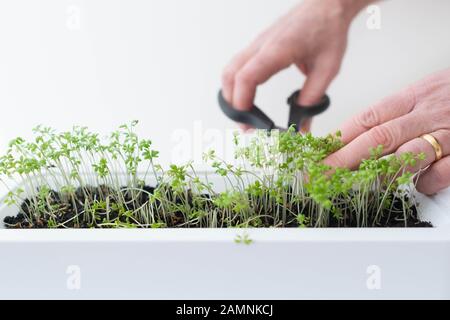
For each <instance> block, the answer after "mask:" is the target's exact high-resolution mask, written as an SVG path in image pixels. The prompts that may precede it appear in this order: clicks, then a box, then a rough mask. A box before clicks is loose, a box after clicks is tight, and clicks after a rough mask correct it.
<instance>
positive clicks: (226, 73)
mask: <svg viewBox="0 0 450 320" xmlns="http://www.w3.org/2000/svg"><path fill="white" fill-rule="evenodd" d="M234 74H235V72H234V69H233V68H231V67H226V68H225V69H224V70H223V72H222V82H223V83H225V84H230V83H233V81H234Z"/></svg>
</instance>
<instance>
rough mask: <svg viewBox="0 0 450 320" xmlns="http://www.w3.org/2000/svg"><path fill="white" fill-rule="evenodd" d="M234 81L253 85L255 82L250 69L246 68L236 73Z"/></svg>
mask: <svg viewBox="0 0 450 320" xmlns="http://www.w3.org/2000/svg"><path fill="white" fill-rule="evenodd" d="M234 81H235V82H236V83H239V84H244V85H251V84H253V82H254V81H253V76H252V73H250V72H249V71H247V70H245V69H244V70H241V71H239V72H238V73H236V76H235V79H234Z"/></svg>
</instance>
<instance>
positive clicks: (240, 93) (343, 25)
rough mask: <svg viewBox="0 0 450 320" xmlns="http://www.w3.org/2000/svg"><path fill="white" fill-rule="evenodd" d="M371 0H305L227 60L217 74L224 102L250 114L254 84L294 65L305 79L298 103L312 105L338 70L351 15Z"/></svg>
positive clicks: (322, 93) (320, 96) (258, 83)
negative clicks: (225, 64)
mask: <svg viewBox="0 0 450 320" xmlns="http://www.w3.org/2000/svg"><path fill="white" fill-rule="evenodd" d="M372 1H373V0H305V1H304V2H302V3H301V4H300V5H298V6H296V7H295V8H294V9H292V10H291V11H290V12H289V13H288V14H287V15H285V16H283V17H281V18H280V19H279V20H278V21H277V22H276V23H275V24H274V25H272V26H271V27H270V28H269V29H268V30H266V31H265V32H263V33H262V34H261V35H260V36H259V37H257V38H256V40H255V41H253V43H252V44H250V46H249V47H247V48H246V49H245V50H243V51H242V52H240V53H239V54H238V55H237V56H235V57H234V58H233V59H232V61H231V62H230V63H229V64H228V66H227V67H226V68H225V70H224V73H223V76H222V86H223V95H224V98H225V99H226V100H227V101H228V102H229V103H230V104H231V105H233V106H234V107H235V108H236V109H238V110H242V111H247V110H250V109H251V108H252V107H253V104H254V103H253V101H254V99H255V94H256V88H257V86H258V85H260V84H262V83H264V82H266V81H267V80H268V79H269V78H271V77H272V76H273V75H274V74H276V73H277V72H279V71H281V70H283V69H285V68H287V67H289V66H291V65H293V64H294V65H296V66H297V68H298V69H299V70H300V71H301V72H302V73H304V74H305V75H306V77H307V79H306V82H305V84H304V86H303V89H302V94H301V96H300V97H299V101H298V103H299V105H302V106H309V105H314V104H316V103H317V102H319V101H320V99H321V98H322V97H323V95H324V94H325V91H326V89H327V87H328V86H329V84H330V82H331V81H332V80H333V79H334V77H335V76H336V74H337V73H338V71H339V68H340V65H341V62H342V58H343V56H344V53H345V49H346V46H347V33H348V29H349V26H350V23H351V21H352V19H353V17H354V16H355V15H356V14H357V13H358V12H359V11H360V10H361V9H362V8H363V7H364V6H366V5H367V4H368V3H370V2H372ZM309 127H310V123H308V124H305V126H304V127H303V128H302V131H309ZM242 128H243V129H244V130H245V129H249V127H248V126H245V125H243V126H242Z"/></svg>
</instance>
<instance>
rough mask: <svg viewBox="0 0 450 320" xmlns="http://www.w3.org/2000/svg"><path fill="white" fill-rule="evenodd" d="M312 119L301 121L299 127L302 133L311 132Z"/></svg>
mask: <svg viewBox="0 0 450 320" xmlns="http://www.w3.org/2000/svg"><path fill="white" fill-rule="evenodd" d="M312 123H313V119H307V120H305V121H304V122H303V123H302V127H301V128H300V132H301V133H303V134H306V133H308V132H311V127H312Z"/></svg>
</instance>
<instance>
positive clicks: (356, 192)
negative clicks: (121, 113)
mask: <svg viewBox="0 0 450 320" xmlns="http://www.w3.org/2000/svg"><path fill="white" fill-rule="evenodd" d="M137 124H138V123H137V121H134V122H132V123H130V124H127V125H123V126H121V127H120V128H119V129H118V130H116V131H114V132H113V133H111V135H109V136H108V137H106V138H101V137H100V136H99V135H98V134H96V133H92V132H90V131H89V130H88V129H87V128H85V127H74V128H73V129H72V130H71V131H67V132H62V133H57V132H56V131H54V130H53V129H51V128H47V127H43V126H39V127H37V128H35V129H34V133H35V137H34V139H32V140H30V141H26V140H24V139H22V138H16V139H14V140H13V141H11V143H10V144H9V148H8V150H7V152H6V154H5V155H3V156H2V157H1V158H0V182H1V183H3V184H4V185H5V186H6V188H7V189H8V195H7V197H6V199H5V203H6V204H8V205H11V206H16V207H17V210H18V214H17V216H15V217H7V218H5V221H4V223H5V226H6V227H8V228H261V227H300V228H308V227H427V226H430V225H429V224H428V223H425V222H420V221H419V220H418V217H417V206H416V203H415V199H414V196H413V194H414V193H413V190H414V183H413V181H414V178H415V176H416V175H414V174H411V173H410V172H408V168H409V167H411V166H414V165H415V164H416V163H417V161H420V160H423V158H424V155H423V154H420V155H414V154H411V153H406V154H403V155H401V156H400V157H395V156H393V155H390V156H387V157H381V155H382V154H383V147H382V146H378V147H376V148H374V149H373V150H371V157H370V158H369V159H366V160H364V161H363V162H362V164H361V166H360V168H359V169H358V170H356V171H350V170H348V169H342V168H337V169H335V170H331V169H332V168H330V167H328V166H326V165H324V164H323V160H324V159H325V158H326V157H327V156H328V155H330V154H331V153H333V152H335V151H337V150H339V149H340V148H341V147H342V142H341V141H340V134H339V133H337V134H335V135H329V136H327V137H324V138H317V137H313V136H312V135H311V134H307V135H298V134H296V133H295V132H294V129H290V130H289V131H288V132H282V133H280V132H273V133H272V134H271V135H267V133H266V132H263V131H261V132H257V133H256V134H255V136H254V137H253V138H252V139H251V140H250V141H249V142H248V143H245V142H241V139H240V137H239V136H238V135H235V137H234V143H235V146H236V152H235V161H234V162H233V163H227V162H226V161H224V160H222V159H220V158H219V157H218V156H217V155H216V152H215V151H214V150H211V151H209V152H206V153H205V154H204V157H203V159H204V161H206V162H207V163H208V164H209V165H210V166H211V169H212V171H213V172H214V173H215V174H216V175H217V176H219V177H220V178H221V179H222V180H223V185H224V186H225V189H226V190H225V191H224V192H217V191H216V190H217V189H216V188H215V187H216V186H214V185H213V184H212V183H211V182H210V181H211V179H210V177H208V175H206V176H204V175H199V174H197V172H196V168H195V167H194V165H193V163H192V162H190V163H187V164H185V165H171V166H169V167H168V168H163V166H161V165H159V164H158V163H157V159H158V156H159V153H158V151H156V150H154V149H153V147H152V142H151V141H150V140H146V139H141V138H140V137H138V135H137V134H136V133H135V127H136V126H137ZM16 186H20V187H19V188H17V187H16ZM237 240H238V241H240V242H241V243H245V244H249V243H251V240H249V239H248V238H245V237H242V236H241V238H237Z"/></svg>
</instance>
